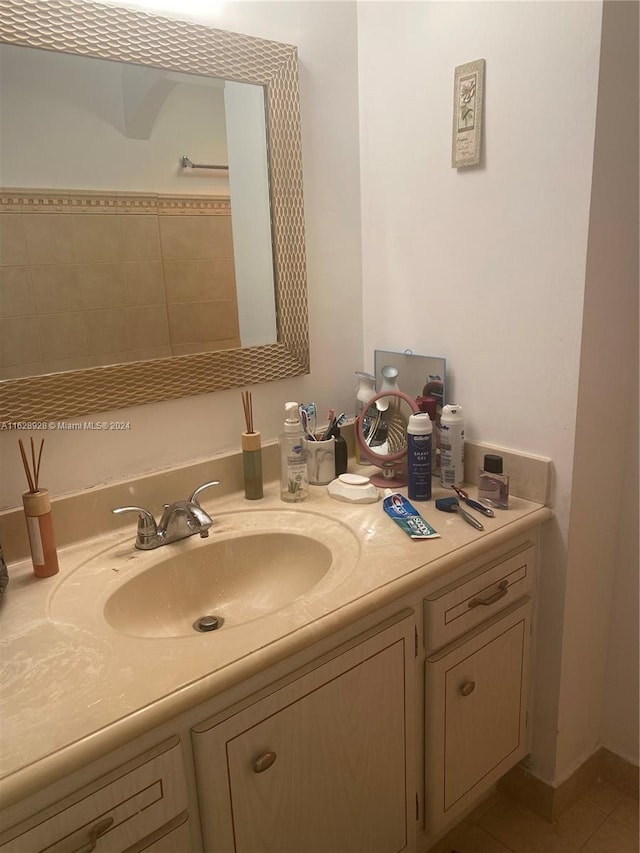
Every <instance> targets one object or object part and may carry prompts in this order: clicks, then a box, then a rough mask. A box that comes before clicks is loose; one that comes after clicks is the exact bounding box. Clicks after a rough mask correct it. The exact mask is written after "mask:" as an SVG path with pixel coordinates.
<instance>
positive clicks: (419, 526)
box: [382, 489, 440, 539]
mask: <svg viewBox="0 0 640 853" xmlns="http://www.w3.org/2000/svg"><path fill="white" fill-rule="evenodd" d="M385 494H386V497H385V499H384V500H383V502H382V507H383V509H384V511H385V512H386V513H387V515H390V516H391V518H392V519H393V520H394V521H395V523H396V524H399V525H400V527H401V528H402V529H403V530H404V532H405V533H406V534H407V536H410V537H411V538H412V539H439V538H440V534H439V533H437V532H436V531H435V530H434V529H433V527H431V525H430V524H429V523H428V522H426V521H425V520H424V518H423V517H422V516H421V515H420V513H419V512H418V510H417V509H416V508H415V507H414V506H413V504H412V503H410V502H409V501H408V500H407V499H406V498H405V497H404V496H403V495H400V494H398V493H397V492H392V491H391V490H389V489H387V491H386V493H385Z"/></svg>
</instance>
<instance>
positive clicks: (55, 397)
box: [0, 0, 309, 423]
mask: <svg viewBox="0 0 640 853" xmlns="http://www.w3.org/2000/svg"><path fill="white" fill-rule="evenodd" d="M0 43H5V44H12V45H19V46H23V47H32V48H40V49H44V50H52V51H58V52H62V53H71V54H77V55H82V56H90V57H95V58H97V59H109V60H117V61H120V62H131V63H134V64H137V65H147V66H152V67H156V68H163V69H167V70H171V71H182V72H186V73H188V74H201V75H205V76H211V77H223V78H225V79H228V80H235V81H238V82H244V83H255V84H258V85H261V86H264V88H265V109H266V120H267V148H268V163H269V186H270V202H271V231H272V244H273V257H274V279H275V298H276V315H277V331H278V341H277V343H275V344H265V345H262V346H252V347H239V348H235V349H226V350H216V351H214V352H207V353H198V354H194V355H185V356H171V357H167V358H162V359H156V360H152V361H138V362H127V363H124V364H117V365H109V366H106V367H94V368H87V369H84V370H76V371H67V372H65V373H50V374H46V375H43V376H34V377H28V378H24V379H6V380H2V381H0V423H8V422H23V423H24V422H26V421H37V420H61V419H63V418H65V417H75V416H78V415H84V414H89V413H91V412H100V411H106V410H109V409H120V408H124V407H126V406H137V405H142V404H145V403H155V402H159V401H162V400H170V399H176V398H178V397H185V396H193V395H197V394H206V393H209V392H212V391H220V390H223V389H227V388H237V387H239V386H243V385H252V384H256V383H260V382H269V381H272V380H275V379H282V378H285V377H287V376H300V375H303V374H305V373H309V329H308V317H307V274H306V257H305V232H304V203H303V188H302V151H301V131H300V105H299V93H298V51H297V48H296V47H294V46H292V45H286V44H281V43H280V42H274V41H267V40H265V39H259V38H255V37H253V36H245V35H241V34H239V33H232V32H227V31H225V30H218V29H214V28H212V27H209V26H205V25H200V24H192V23H188V22H185V21H180V20H174V19H169V18H163V17H159V16H157V15H153V14H150V13H148V12H143V11H134V10H131V9H124V8H122V7H118V6H107V5H100V4H97V3H92V2H79V0H35V2H34V0H2V3H0ZM25 192H26V190H25ZM15 195H19V191H17V192H16V193H15V194H12V195H11V197H10V198H9V197H8V196H7V195H4V197H2V196H0V211H3V210H6V209H7V205H8V204H9V203H11V204H12V205H13V209H15V205H16V203H17V204H19V203H20V200H19V198H18V199H16V198H15Z"/></svg>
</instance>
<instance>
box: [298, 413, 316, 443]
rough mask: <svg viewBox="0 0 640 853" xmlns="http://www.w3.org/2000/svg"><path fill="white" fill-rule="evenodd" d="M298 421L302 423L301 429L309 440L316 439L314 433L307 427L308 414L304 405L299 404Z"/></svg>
mask: <svg viewBox="0 0 640 853" xmlns="http://www.w3.org/2000/svg"><path fill="white" fill-rule="evenodd" d="M300 421H301V423H302V429H303V430H304V433H305V435H306V436H307V438H308V439H309V441H317V439H316V437H315V434H314V433H313V432H311V430H310V428H309V414H308V412H307V409H306V408H305V406H300Z"/></svg>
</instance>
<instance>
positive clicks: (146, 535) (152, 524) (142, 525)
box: [111, 506, 158, 544]
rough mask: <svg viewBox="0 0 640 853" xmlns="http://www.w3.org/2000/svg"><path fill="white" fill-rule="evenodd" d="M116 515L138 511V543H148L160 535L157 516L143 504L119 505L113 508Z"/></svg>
mask: <svg viewBox="0 0 640 853" xmlns="http://www.w3.org/2000/svg"><path fill="white" fill-rule="evenodd" d="M111 512H112V513H113V514H114V515H121V514H122V513H123V512H137V513H138V535H137V539H136V544H146V543H148V542H149V541H150V540H151V539H152V538H154V537H156V536H157V535H158V527H157V525H156V520H155V518H154V517H153V516H152V515H151V513H150V512H149V510H148V509H145V508H144V507H141V506H118V507H116V508H115V509H112V510H111Z"/></svg>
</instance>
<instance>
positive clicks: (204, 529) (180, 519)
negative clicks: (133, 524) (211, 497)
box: [111, 480, 220, 551]
mask: <svg viewBox="0 0 640 853" xmlns="http://www.w3.org/2000/svg"><path fill="white" fill-rule="evenodd" d="M219 485H220V481H219V480H212V481H211V482H210V483H203V484H202V485H201V486H198V488H197V489H196V490H195V492H194V493H193V494H192V495H191V497H190V498H189V499H188V500H186V501H176V502H175V503H172V504H165V507H164V512H163V513H162V518H161V519H160V523H159V524H156V520H155V518H154V517H153V515H152V514H151V513H150V512H149V510H148V509H144V507H141V506H119V507H116V508H115V509H112V510H111V512H113V513H114V515H120V514H121V513H123V512H137V513H138V531H137V534H136V548H139V549H140V550H141V551H151V550H152V549H153V548H159V547H160V546H161V545H169V543H170V542H178V541H179V540H180V539H186V538H187V536H193V535H194V534H195V533H198V534H199V535H200V536H201V537H202V539H206V538H207V536H208V535H209V528H210V527H211V525H212V524H213V519H212V518H211V516H210V515H208V514H207V513H206V512H205V511H204V510H203V509H202V507H201V506H200V500H199V495H200V493H201V492H203V491H204V490H205V489H208V488H210V487H211V486H219Z"/></svg>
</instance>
